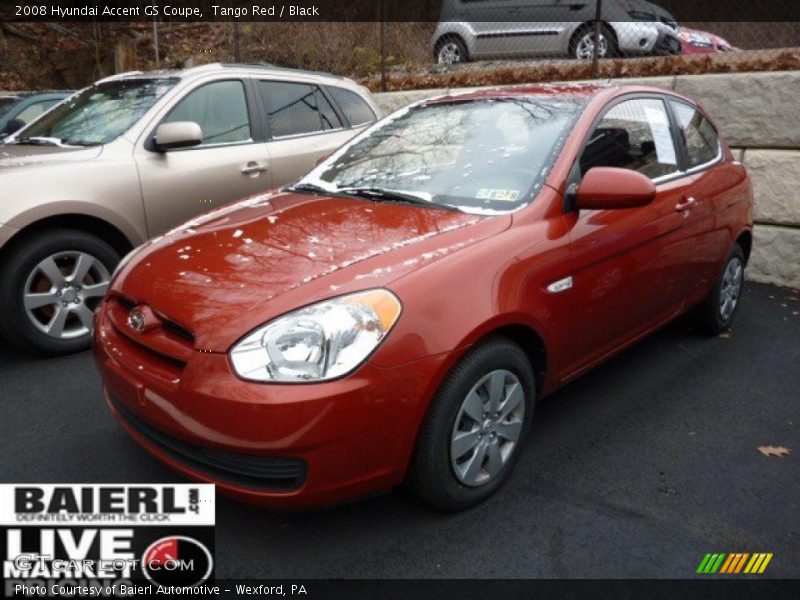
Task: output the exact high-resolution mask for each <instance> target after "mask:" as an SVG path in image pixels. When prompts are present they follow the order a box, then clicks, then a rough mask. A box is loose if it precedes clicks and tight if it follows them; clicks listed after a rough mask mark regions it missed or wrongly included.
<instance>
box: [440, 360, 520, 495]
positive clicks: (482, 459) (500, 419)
mask: <svg viewBox="0 0 800 600" xmlns="http://www.w3.org/2000/svg"><path fill="white" fill-rule="evenodd" d="M524 416H525V392H524V390H523V388H522V383H521V382H520V380H519V378H518V377H517V376H516V375H514V373H512V372H511V371H506V370H505V369H499V370H496V371H492V372H491V373H489V374H487V375H485V376H484V377H482V378H481V379H480V381H478V383H476V384H475V385H474V386H473V387H472V389H471V390H470V391H469V393H468V394H467V396H466V397H465V398H464V401H463V402H462V403H461V408H460V409H459V412H458V416H457V417H456V422H455V425H454V426H453V433H452V436H451V439H450V463H451V465H452V467H453V472H454V473H455V475H456V477H457V478H458V480H459V481H460V482H461V483H463V484H464V485H468V486H470V487H477V486H480V485H484V484H486V483H489V482H490V481H492V479H494V478H495V477H496V476H497V474H498V473H499V472H500V471H501V470H502V468H503V467H504V466H505V465H506V464H507V463H508V460H509V459H510V458H511V455H512V454H513V452H514V451H515V450H516V448H517V442H518V440H519V438H520V435H521V433H522V423H523V418H524Z"/></svg>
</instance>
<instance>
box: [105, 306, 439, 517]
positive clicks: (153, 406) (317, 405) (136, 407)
mask: <svg viewBox="0 0 800 600" xmlns="http://www.w3.org/2000/svg"><path fill="white" fill-rule="evenodd" d="M107 312H108V308H107V303H104V304H103V306H102V307H101V309H100V311H99V312H98V315H97V319H96V327H95V358H96V361H97V365H98V367H99V369H100V373H101V375H102V378H103V387H104V395H105V399H106V403H107V405H108V407H109V409H110V411H111V413H112V414H113V415H114V417H115V418H116V419H117V420H118V421H119V423H120V424H121V425H122V427H123V428H124V429H125V430H126V431H127V432H128V433H129V434H130V435H131V436H132V437H133V438H134V439H135V440H136V441H137V442H138V443H139V444H140V445H141V446H143V447H144V448H145V449H146V450H148V451H149V452H150V453H151V454H153V455H154V456H155V457H156V458H158V459H160V460H161V461H163V462H165V463H166V464H168V465H169V466H170V467H172V468H174V469H175V470H177V471H180V472H181V473H183V474H184V475H186V476H187V477H189V478H192V479H195V480H198V481H203V482H208V483H215V484H216V485H217V488H218V489H219V490H220V491H221V492H222V493H225V494H227V495H231V496H234V497H236V498H238V499H240V500H244V501H248V502H252V503H257V504H261V505H264V506H268V507H272V508H283V509H300V508H307V507H311V506H318V505H325V504H331V503H336V502H340V501H343V500H346V499H350V498H353V497H357V496H363V495H368V494H371V493H375V492H378V491H381V490H385V489H389V488H391V487H393V486H395V485H398V484H399V483H401V482H402V481H403V479H404V477H405V472H406V468H407V465H408V461H409V459H410V456H411V452H412V449H413V445H414V441H415V437H416V432H417V430H418V427H419V423H420V421H421V420H422V418H423V417H424V414H425V411H426V409H427V405H428V401H429V399H430V398H431V396H432V395H433V393H434V391H435V389H436V387H437V385H438V377H439V373H440V372H442V370H443V368H444V366H445V362H446V361H447V356H446V355H440V356H437V357H430V358H427V359H423V360H420V361H416V362H413V363H408V364H406V365H403V366H398V367H395V368H380V367H377V366H374V365H372V364H370V363H366V364H364V365H363V366H362V367H361V368H359V369H358V370H356V371H355V372H354V373H353V374H351V375H350V376H348V377H345V378H343V379H340V380H336V381H330V382H323V383H315V384H260V383H253V382H247V381H243V380H241V379H239V378H238V377H237V376H236V375H235V374H234V373H233V372H232V370H231V368H230V365H229V361H228V357H227V355H224V354H216V353H208V352H200V351H193V352H192V356H191V357H190V358H189V359H188V360H187V361H186V362H185V366H180V365H174V364H169V363H166V362H165V361H163V360H161V358H160V357H159V356H158V355H155V354H153V353H151V352H149V351H148V349H147V347H146V345H144V344H141V343H139V340H137V339H136V334H135V333H134V332H130V333H127V332H124V331H121V330H120V328H119V327H118V326H117V325H116V324H115V323H113V322H112V321H111V320H110V319H109V318H108V315H107Z"/></svg>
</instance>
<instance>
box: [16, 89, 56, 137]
mask: <svg viewBox="0 0 800 600" xmlns="http://www.w3.org/2000/svg"><path fill="white" fill-rule="evenodd" d="M70 94H72V92H68V91H63V90H61V91H47V92H15V93H13V94H9V95H7V96H0V136H7V135H11V134H12V133H14V132H16V131H19V130H20V129H22V128H23V127H25V125H27V124H28V123H30V122H31V121H33V120H34V119H35V118H36V117H38V116H39V115H41V114H42V113H44V112H46V111H48V110H50V108H52V107H53V106H55V105H56V104H58V103H59V102H61V101H62V100H63V99H64V98H66V97H67V96H69V95H70Z"/></svg>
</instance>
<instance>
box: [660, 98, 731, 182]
mask: <svg viewBox="0 0 800 600" xmlns="http://www.w3.org/2000/svg"><path fill="white" fill-rule="evenodd" d="M670 102H671V103H672V110H674V111H675V117H676V118H677V121H678V126H679V127H680V128H681V133H682V137H683V143H684V148H685V150H686V160H687V166H688V167H689V168H690V169H691V168H692V167H696V166H698V165H703V164H705V163H707V162H711V161H712V160H714V159H715V158H716V157H717V154H719V135H717V131H716V130H715V129H714V126H713V125H712V124H711V122H710V121H709V120H708V119H706V118H705V117H704V116H703V113H701V112H700V111H699V110H697V109H696V108H695V107H693V106H689V105H688V104H684V103H683V102H675V101H670Z"/></svg>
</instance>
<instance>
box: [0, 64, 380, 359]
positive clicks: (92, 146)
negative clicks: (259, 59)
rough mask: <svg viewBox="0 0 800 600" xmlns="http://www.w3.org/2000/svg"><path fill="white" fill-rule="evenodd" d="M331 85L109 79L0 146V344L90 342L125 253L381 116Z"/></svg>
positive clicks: (334, 80)
mask: <svg viewBox="0 0 800 600" xmlns="http://www.w3.org/2000/svg"><path fill="white" fill-rule="evenodd" d="M378 114H379V109H378V108H377V106H376V105H375V103H374V101H373V100H372V98H371V96H370V94H369V92H368V91H367V90H366V88H364V87H362V86H359V85H357V84H356V83H354V82H352V81H350V80H348V79H344V78H341V77H335V76H333V75H327V74H320V73H309V72H302V71H293V70H288V69H278V68H271V67H260V66H248V65H220V64H214V65H206V66H202V67H196V68H193V69H189V70H186V71H154V72H149V73H141V72H137V73H129V74H123V75H118V76H114V77H110V78H108V79H104V80H102V81H99V82H97V83H96V84H94V85H92V86H90V87H88V88H86V89H85V90H83V91H81V92H79V93H77V94H75V95H74V96H72V97H71V98H70V99H69V100H67V101H65V102H64V103H62V104H60V105H59V106H57V107H56V108H54V109H52V110H51V111H49V112H48V113H46V114H44V115H43V116H41V117H40V118H39V119H37V120H36V121H34V122H33V123H31V124H30V125H28V126H27V127H25V128H24V129H22V130H21V131H19V132H17V133H16V134H14V135H13V136H11V137H10V138H7V139H6V143H5V144H4V145H0V306H2V307H3V310H2V311H0V335H2V337H4V338H5V339H6V340H7V341H9V342H12V343H14V344H16V345H17V346H20V347H23V348H27V349H31V350H35V351H40V352H45V353H50V354H56V353H62V352H70V351H75V350H79V349H82V348H86V347H88V346H89V343H90V340H91V331H92V319H93V309H94V308H95V307H96V306H97V304H98V303H99V302H100V300H101V298H102V296H103V294H104V293H105V290H106V288H107V287H108V284H109V280H110V278H111V273H113V271H114V268H115V267H116V265H117V263H118V262H119V260H120V257H121V256H123V255H125V254H126V253H127V252H128V251H130V250H131V248H133V247H135V246H138V245H139V244H141V243H143V242H144V241H145V240H147V239H148V238H150V237H153V236H156V235H158V234H160V233H162V232H164V231H166V230H168V229H171V228H173V227H175V226H176V225H178V224H180V223H183V222H185V221H187V220H188V219H190V218H191V217H194V216H196V215H198V214H200V213H203V212H206V211H208V210H210V209H212V208H214V207H215V206H218V205H220V204H224V203H226V202H229V201H232V200H236V199H238V198H241V197H243V196H246V195H249V194H254V193H256V192H261V191H265V190H267V189H269V188H272V187H277V186H281V185H284V184H287V183H290V182H293V181H296V180H297V179H299V178H300V177H301V176H303V175H305V174H306V173H307V172H308V171H310V170H311V169H312V168H313V167H314V166H315V164H316V163H317V162H318V161H319V160H320V159H321V158H323V157H325V156H327V155H328V154H330V153H332V152H333V151H334V150H336V149H337V148H338V147H339V146H341V145H342V144H343V143H344V142H346V141H348V140H349V139H350V138H351V137H353V136H354V135H356V134H357V133H359V132H360V131H362V130H363V129H364V128H365V127H367V126H368V125H369V124H371V123H373V122H374V121H375V120H376V119H377V115H378Z"/></svg>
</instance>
